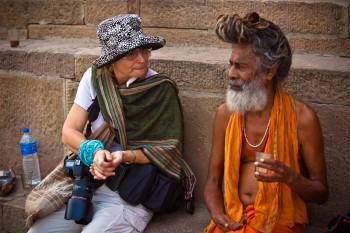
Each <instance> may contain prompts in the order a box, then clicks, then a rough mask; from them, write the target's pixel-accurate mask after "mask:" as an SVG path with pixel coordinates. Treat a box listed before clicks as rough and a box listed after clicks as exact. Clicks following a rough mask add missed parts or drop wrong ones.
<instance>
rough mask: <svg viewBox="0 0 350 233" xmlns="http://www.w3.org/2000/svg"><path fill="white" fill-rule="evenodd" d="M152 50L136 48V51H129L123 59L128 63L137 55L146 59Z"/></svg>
mask: <svg viewBox="0 0 350 233" xmlns="http://www.w3.org/2000/svg"><path fill="white" fill-rule="evenodd" d="M151 51H152V49H151V48H136V49H133V50H131V51H130V52H128V53H127V54H126V55H125V56H124V58H125V59H127V60H129V61H133V60H135V59H136V58H137V57H138V55H139V53H141V56H142V57H144V58H145V57H148V56H149V55H150V53H151Z"/></svg>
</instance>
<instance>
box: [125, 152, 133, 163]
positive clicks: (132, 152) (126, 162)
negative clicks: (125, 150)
mask: <svg viewBox="0 0 350 233" xmlns="http://www.w3.org/2000/svg"><path fill="white" fill-rule="evenodd" d="M130 151H131V153H132V154H133V155H134V158H133V160H131V161H125V162H124V163H126V164H132V163H133V162H135V160H136V152H135V151H133V150H130Z"/></svg>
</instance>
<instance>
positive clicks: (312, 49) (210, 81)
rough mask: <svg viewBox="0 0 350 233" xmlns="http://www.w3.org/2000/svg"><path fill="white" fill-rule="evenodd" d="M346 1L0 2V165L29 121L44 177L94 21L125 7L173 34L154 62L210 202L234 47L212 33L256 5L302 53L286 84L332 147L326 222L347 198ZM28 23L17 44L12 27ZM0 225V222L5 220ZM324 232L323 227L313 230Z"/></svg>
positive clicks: (59, 149) (89, 56) (90, 46)
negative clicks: (174, 89) (220, 22)
mask: <svg viewBox="0 0 350 233" xmlns="http://www.w3.org/2000/svg"><path fill="white" fill-rule="evenodd" d="M349 4H350V2H349V1H348V0H338V1H328V0H322V1H316V0H308V1H302V2H301V1H291V0H280V1H233V0H206V1H205V0H177V1H170V0H158V1H157V0H142V1H141V0H129V1H126V0H124V1H121V0H113V1H112V0H101V1H93V0H85V1H83V0H69V1H66V0H63V1H52V0H46V1H43V0H28V1H23V0H0V5H1V6H2V9H3V10H2V13H1V15H0V38H2V40H0V107H1V108H0V110H1V112H0V128H1V130H0V142H1V145H2V146H1V147H0V154H1V155H2V156H0V167H8V166H12V167H14V168H15V169H16V170H19V169H20V167H21V164H20V154H19V148H18V143H19V139H20V136H21V128H23V127H25V126H28V127H30V128H31V129H32V131H33V136H34V137H35V138H36V139H37V140H38V149H39V159H40V163H41V169H42V174H43V176H45V175H47V174H48V173H49V172H50V171H51V170H52V169H53V167H54V166H55V164H57V163H58V161H59V160H60V159H61V158H62V155H63V154H64V153H65V147H64V146H63V144H62V143H61V129H62V125H63V122H64V119H65V118H66V116H67V112H68V111H69V108H70V106H71V105H72V103H73V100H74V96H75V93H76V89H77V86H78V84H79V81H80V79H81V76H82V75H83V73H84V72H85V70H86V69H87V68H88V67H89V66H90V64H91V62H92V61H93V60H94V59H96V58H97V56H98V54H99V46H98V43H97V40H96V38H95V29H96V25H97V24H98V23H99V22H100V21H101V20H103V19H105V18H107V17H109V16H112V15H116V14H119V13H126V12H128V11H133V12H137V13H139V14H140V15H141V17H142V20H143V25H144V27H145V30H146V32H147V33H149V34H153V35H161V36H164V37H165V38H166V39H167V46H166V47H165V48H163V49H161V50H157V51H154V52H152V56H151V61H150V66H151V67H152V68H154V69H156V70H157V71H159V72H166V73H168V74H170V75H171V77H172V78H173V79H175V81H176V82H177V84H178V85H179V89H180V98H181V102H182V104H183V109H184V117H185V155H184V157H185V159H186V161H188V163H189V164H190V165H191V167H192V168H193V170H194V172H195V173H196V175H197V178H198V185H197V188H196V196H197V201H198V202H199V203H202V202H203V195H202V193H203V186H204V182H205V178H206V175H207V165H208V159H209V154H210V144H211V139H212V136H211V132H212V124H213V118H214V114H215V110H216V108H217V106H218V105H219V104H221V103H222V102H223V101H224V94H225V89H226V67H227V61H228V57H229V55H230V48H229V45H227V44H224V43H222V42H220V41H218V40H217V39H216V37H215V35H214V31H213V28H214V22H215V19H216V17H217V16H218V15H219V14H221V13H230V12H238V13H240V14H241V15H243V14H244V13H246V12H247V11H249V10H256V11H258V12H261V14H262V15H263V16H266V17H267V18H269V19H272V20H273V21H274V22H276V23H278V24H280V25H281V27H282V29H283V30H284V31H286V33H287V36H288V38H289V39H290V41H291V44H292V46H293V49H294V51H295V56H294V59H293V65H292V70H291V72H290V77H289V78H288V79H287V80H286V83H285V87H286V89H287V90H288V91H289V92H290V93H292V94H293V95H294V96H295V97H297V98H300V99H302V100H304V101H305V102H307V103H308V104H310V105H311V106H312V107H314V108H315V110H316V111H317V114H318V116H319V118H320V122H321V126H322V130H323V134H324V142H325V152H326V162H327V168H328V181H329V186H330V199H329V201H328V202H327V203H326V204H325V205H322V206H318V205H314V204H310V205H309V210H310V221H311V227H315V228H320V227H322V226H324V225H325V223H326V222H327V221H328V220H329V219H330V218H331V217H332V216H334V215H336V214H337V213H338V212H340V211H341V210H343V209H344V208H345V207H349V206H350V199H349V198H348V197H347V193H349V192H350V185H349V184H348V182H347V177H349V176H350V171H349V169H348V164H349V161H350V146H349V145H348V141H349V139H350V128H349V125H350V117H349V116H350V92H349V90H350V60H349V56H350V39H349ZM12 27H17V28H20V29H21V32H22V39H21V42H20V46H19V47H18V48H10V47H9V44H8V42H7V41H6V34H7V30H8V29H9V28H12ZM0 229H1V228H0ZM315 232H317V231H315Z"/></svg>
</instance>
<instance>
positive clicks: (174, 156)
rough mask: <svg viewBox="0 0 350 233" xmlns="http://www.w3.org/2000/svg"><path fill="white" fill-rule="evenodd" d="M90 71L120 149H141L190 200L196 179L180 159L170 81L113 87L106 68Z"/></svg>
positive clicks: (179, 123) (179, 125)
mask: <svg viewBox="0 0 350 233" xmlns="http://www.w3.org/2000/svg"><path fill="white" fill-rule="evenodd" d="M98 73H99V74H98V77H97V70H96V68H94V67H93V68H92V80H93V85H94V89H95V91H96V93H97V99H98V102H99V105H100V109H101V113H102V116H103V118H104V120H105V122H106V123H107V125H108V127H109V128H110V130H111V131H112V132H113V134H112V135H113V136H114V137H115V138H114V140H116V141H117V142H118V143H120V144H121V146H122V148H123V150H128V149H141V150H142V152H143V154H144V155H145V156H146V157H147V158H148V159H149V160H150V161H151V162H152V163H153V164H154V165H155V166H157V167H158V168H159V169H161V170H162V171H163V172H165V173H166V174H168V176H170V177H173V178H175V179H176V180H178V181H179V182H181V186H182V187H183V189H184V190H185V192H184V197H185V199H187V200H188V199H190V198H191V197H192V195H193V189H194V186H195V183H196V178H195V176H194V174H193V172H192V170H191V169H190V167H189V166H188V165H187V163H186V162H185V161H184V160H183V159H182V152H183V115H182V107H181V104H180V100H179V97H178V90H177V86H176V84H175V82H174V81H172V80H171V79H170V78H169V77H167V76H166V75H164V74H157V75H154V76H151V77H149V78H146V79H141V80H137V81H135V82H134V83H133V84H131V85H130V86H129V87H127V86H125V85H123V86H117V85H116V84H115V82H114V80H113V77H112V76H111V74H110V72H109V71H108V68H107V67H103V68H101V70H99V72H98Z"/></svg>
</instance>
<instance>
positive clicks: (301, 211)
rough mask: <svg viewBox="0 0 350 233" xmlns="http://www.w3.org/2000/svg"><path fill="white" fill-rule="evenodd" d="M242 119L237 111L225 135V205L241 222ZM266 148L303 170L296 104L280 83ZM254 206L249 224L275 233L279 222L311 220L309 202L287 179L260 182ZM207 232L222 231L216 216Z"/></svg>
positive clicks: (291, 166)
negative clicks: (308, 209)
mask: <svg viewBox="0 0 350 233" xmlns="http://www.w3.org/2000/svg"><path fill="white" fill-rule="evenodd" d="M242 121H243V116H242V115H241V114H236V113H233V114H232V115H231V117H230V120H229V123H228V125H227V128H226V137H225V164H224V202H225V203H224V205H225V211H226V214H227V215H228V216H230V217H231V218H232V219H233V220H234V221H236V222H239V220H240V219H241V217H242V214H243V205H242V203H241V201H240V199H239V196H238V182H239V164H240V156H241V149H242V131H243V126H242V125H243V124H242ZM265 152H267V153H271V154H272V155H273V157H274V159H276V160H279V161H283V162H284V163H285V165H287V166H289V167H290V168H291V169H293V170H294V171H296V172H300V168H299V164H298V139H297V120H296V114H295V106H294V102H293V100H292V97H290V96H289V95H288V94H287V93H286V92H285V91H284V90H283V89H282V87H280V86H277V88H276V93H275V97H274V104H273V107H272V110H271V123H270V128H269V137H268V141H267V143H266V148H265ZM254 208H255V216H254V218H253V219H252V220H251V222H250V223H248V225H249V226H251V227H253V228H254V229H256V230H258V231H260V232H264V233H265V232H266V233H272V232H276V230H277V228H279V226H286V227H293V226H294V224H296V223H299V224H307V223H308V217H307V210H306V204H305V202H304V201H303V200H302V199H301V197H300V196H299V195H298V194H296V193H294V192H292V191H291V189H290V188H289V187H288V185H287V184H285V183H280V182H274V183H267V182H259V190H258V193H257V195H256V198H255V202H254ZM205 232H206V233H222V231H221V230H220V229H219V228H218V227H217V226H216V224H215V222H214V221H213V220H212V221H211V222H210V224H209V225H208V226H207V228H206V229H205ZM230 232H231V231H230ZM235 232H239V231H235Z"/></svg>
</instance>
